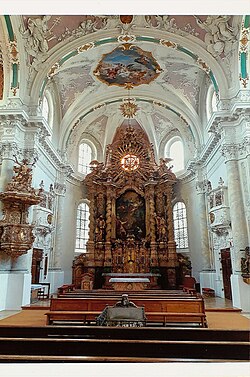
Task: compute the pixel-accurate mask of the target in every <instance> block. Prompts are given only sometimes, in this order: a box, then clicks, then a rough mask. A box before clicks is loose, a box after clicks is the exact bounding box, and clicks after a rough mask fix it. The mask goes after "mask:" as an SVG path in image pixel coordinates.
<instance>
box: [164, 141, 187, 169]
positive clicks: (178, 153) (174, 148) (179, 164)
mask: <svg viewBox="0 0 250 377" xmlns="http://www.w3.org/2000/svg"><path fill="white" fill-rule="evenodd" d="M164 155H165V156H164V157H170V158H172V160H173V161H171V165H173V168H172V171H173V172H174V173H176V172H179V171H181V170H184V149H183V143H182V140H181V139H180V138H179V137H178V138H177V137H175V138H173V139H171V140H170V141H169V142H168V143H167V144H166V147H165V153H164Z"/></svg>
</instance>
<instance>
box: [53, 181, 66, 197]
mask: <svg viewBox="0 0 250 377" xmlns="http://www.w3.org/2000/svg"><path fill="white" fill-rule="evenodd" d="M54 192H55V194H56V195H58V196H65V194H66V184H65V183H60V182H55V184H54Z"/></svg>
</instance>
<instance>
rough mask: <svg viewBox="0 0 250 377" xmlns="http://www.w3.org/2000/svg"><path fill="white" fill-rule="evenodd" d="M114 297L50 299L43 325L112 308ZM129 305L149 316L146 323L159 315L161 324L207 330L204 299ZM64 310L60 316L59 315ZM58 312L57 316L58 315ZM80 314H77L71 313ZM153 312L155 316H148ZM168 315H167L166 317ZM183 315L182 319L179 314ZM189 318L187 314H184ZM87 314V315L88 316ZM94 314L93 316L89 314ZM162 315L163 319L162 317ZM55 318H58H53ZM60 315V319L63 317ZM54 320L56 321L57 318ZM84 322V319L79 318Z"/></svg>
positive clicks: (149, 300)
mask: <svg viewBox="0 0 250 377" xmlns="http://www.w3.org/2000/svg"><path fill="white" fill-rule="evenodd" d="M116 302H117V298H106V297H105V298H100V297H99V298H93V297H90V298H52V299H51V305H50V311H49V312H47V313H45V315H46V316H47V324H52V323H53V321H56V320H62V318H63V320H65V321H66V320H67V319H68V320H70V319H71V318H73V317H74V316H78V314H79V316H81V315H82V316H85V315H86V313H85V312H98V311H99V313H100V312H101V311H102V310H103V309H104V308H105V307H106V306H107V305H109V306H113V305H114V304H115V303H116ZM133 302H134V303H135V304H136V305H137V306H144V308H145V313H146V316H147V313H151V315H149V317H148V319H149V321H150V322H157V323H158V322H159V316H162V317H161V318H162V322H164V324H166V323H170V322H175V323H176V322H181V323H184V322H185V323H194V322H196V323H199V324H200V325H201V326H202V327H207V321H206V316H205V307H204V300H203V299H202V298H192V299H188V300H186V299H176V298H174V299H172V298H165V299H163V298H162V299H158V298H157V299H156V298H147V299H145V298H135V299H133ZM61 311H64V315H63V314H61V313H60V312H61ZM58 312H59V313H58ZM74 312H81V313H76V314H75V313H74ZM152 313H157V314H158V316H157V314H152ZM170 313H171V314H170ZM182 313H184V315H183V316H182V315H181V314H182ZM187 313H188V314H189V315H188V314H187ZM90 314H91V313H90ZM93 315H94V314H93ZM164 315H165V316H164ZM57 316H58V317H57ZM63 316H64V317H63ZM57 318H58V319H57ZM82 318H83V319H82V320H84V317H82Z"/></svg>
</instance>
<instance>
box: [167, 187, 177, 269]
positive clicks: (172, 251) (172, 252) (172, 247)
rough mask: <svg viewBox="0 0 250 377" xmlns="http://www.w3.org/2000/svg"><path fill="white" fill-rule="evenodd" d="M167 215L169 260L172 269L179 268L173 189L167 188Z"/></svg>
mask: <svg viewBox="0 0 250 377" xmlns="http://www.w3.org/2000/svg"><path fill="white" fill-rule="evenodd" d="M166 194H167V195H166V214H167V233H168V260H169V265H170V266H171V267H176V266H177V254H176V243H175V239H174V220H173V208H172V195H173V187H172V186H168V187H167V188H166Z"/></svg>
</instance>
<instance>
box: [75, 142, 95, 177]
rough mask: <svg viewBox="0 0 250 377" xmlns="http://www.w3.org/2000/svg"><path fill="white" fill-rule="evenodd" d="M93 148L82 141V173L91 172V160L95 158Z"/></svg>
mask: <svg viewBox="0 0 250 377" xmlns="http://www.w3.org/2000/svg"><path fill="white" fill-rule="evenodd" d="M92 154H93V153H92V148H91V147H90V145H89V144H87V143H81V144H80V145H79V153H78V171H79V173H82V174H88V173H89V172H90V165H89V164H90V162H91V161H92V160H93V156H92Z"/></svg>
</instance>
